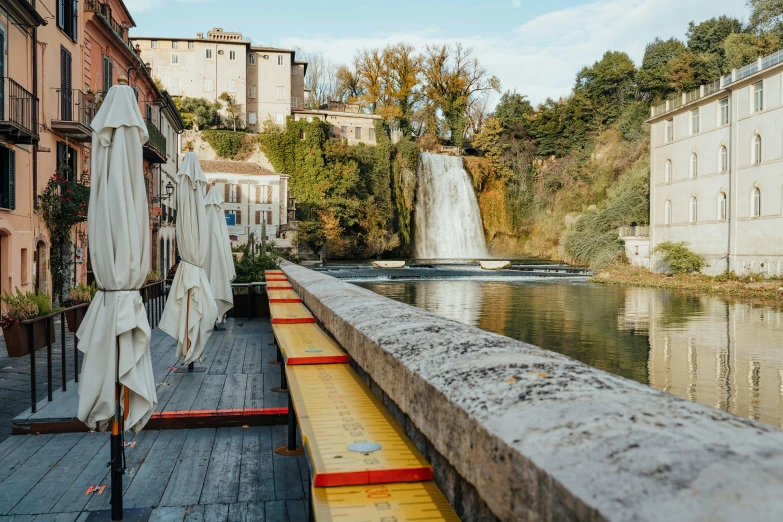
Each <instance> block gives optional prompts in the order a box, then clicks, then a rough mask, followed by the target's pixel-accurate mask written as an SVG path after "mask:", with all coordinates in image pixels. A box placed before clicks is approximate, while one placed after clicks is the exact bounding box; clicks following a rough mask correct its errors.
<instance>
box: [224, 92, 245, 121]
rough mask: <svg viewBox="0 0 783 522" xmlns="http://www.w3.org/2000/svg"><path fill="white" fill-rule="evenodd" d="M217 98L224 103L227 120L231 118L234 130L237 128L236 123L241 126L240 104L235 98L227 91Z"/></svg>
mask: <svg viewBox="0 0 783 522" xmlns="http://www.w3.org/2000/svg"><path fill="white" fill-rule="evenodd" d="M218 99H219V100H220V101H222V102H223V103H225V104H226V105H225V107H224V108H225V110H226V115H228V118H229V120H231V124H232V126H233V128H234V130H237V123H239V125H240V126H242V120H241V118H240V116H241V114H242V104H241V103H237V100H236V98H234V97H233V96H232V95H230V94H229V93H227V92H224V93H223V94H221V95H220V96H219V97H218Z"/></svg>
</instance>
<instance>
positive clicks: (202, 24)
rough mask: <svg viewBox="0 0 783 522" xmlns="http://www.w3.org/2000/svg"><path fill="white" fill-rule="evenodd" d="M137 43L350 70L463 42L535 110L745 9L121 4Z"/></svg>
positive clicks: (648, 4) (164, 0) (722, 1)
mask: <svg viewBox="0 0 783 522" xmlns="http://www.w3.org/2000/svg"><path fill="white" fill-rule="evenodd" d="M125 3H126V5H127V6H128V9H129V10H130V12H131V14H132V15H133V17H134V19H135V21H136V25H137V27H136V28H134V29H133V30H132V31H131V36H168V37H182V38H193V37H195V35H196V33H197V32H204V33H206V32H207V31H208V30H210V29H212V28H213V27H222V28H223V29H224V30H225V31H239V32H241V33H242V34H244V35H245V36H246V37H248V38H250V39H251V40H252V41H253V42H254V43H255V44H259V45H271V46H275V47H285V48H297V49H302V50H304V51H307V52H321V53H323V54H324V56H326V57H327V58H330V59H331V60H333V61H335V62H338V63H350V62H351V61H352V58H353V56H354V55H355V53H356V51H357V50H359V49H363V48H375V47H383V46H384V45H386V44H390V43H396V42H400V41H404V42H408V43H411V44H414V45H416V46H417V47H424V46H425V45H428V44H443V43H454V42H458V41H459V42H462V43H463V45H465V46H469V47H472V48H473V51H474V54H475V55H476V56H477V57H478V59H479V60H480V61H481V63H482V64H483V65H484V66H485V68H486V69H487V71H488V72H489V73H490V74H494V75H496V76H497V77H498V78H499V79H500V81H501V85H502V89H503V91H506V90H511V91H516V92H519V93H521V94H525V95H527V96H528V97H529V98H530V100H531V101H532V102H533V103H536V104H537V103H541V102H543V101H544V100H546V98H548V97H551V98H559V97H561V96H565V95H567V94H568V93H569V92H570V90H571V88H572V86H573V83H574V78H575V77H576V74H577V72H579V70H580V69H581V68H582V67H583V66H585V65H589V64H592V63H594V62H595V61H597V60H599V59H600V58H601V56H602V55H603V54H604V53H605V52H606V51H608V50H615V51H625V52H626V53H628V54H629V55H630V57H631V58H632V59H633V60H634V62H636V64H637V65H639V64H640V63H641V60H642V57H643V55H644V48H645V46H646V45H647V44H648V43H649V42H650V41H652V40H653V39H654V38H655V37H660V38H663V39H668V38H670V37H676V38H680V39H685V32H686V31H687V28H688V23H689V22H690V21H696V22H697V23H698V22H700V21H703V20H707V19H709V18H712V17H715V16H720V15H723V14H726V15H731V16H736V17H738V18H740V19H742V20H743V21H744V20H746V19H747V17H748V9H747V7H746V5H745V1H744V0H596V1H578V0H547V1H542V0H472V1H468V0H450V1H442V0H417V1H411V0H396V1H389V0H384V1H381V0H353V1H352V2H346V1H344V0H287V1H284V2H281V1H274V2H270V1H267V0H125Z"/></svg>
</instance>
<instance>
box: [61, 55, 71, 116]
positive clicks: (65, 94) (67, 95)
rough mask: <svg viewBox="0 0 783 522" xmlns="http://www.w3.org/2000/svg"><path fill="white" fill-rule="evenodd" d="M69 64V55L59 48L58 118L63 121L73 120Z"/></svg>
mask: <svg viewBox="0 0 783 522" xmlns="http://www.w3.org/2000/svg"><path fill="white" fill-rule="evenodd" d="M71 64H72V60H71V53H70V52H68V50H67V49H66V48H65V47H60V103H61V104H62V107H61V110H60V117H61V118H62V120H63V121H72V120H73V114H72V112H73V111H72V108H73V104H72V103H71V101H72V100H71V96H72V92H73V91H72V90H71V89H72V87H71V86H72V82H71Z"/></svg>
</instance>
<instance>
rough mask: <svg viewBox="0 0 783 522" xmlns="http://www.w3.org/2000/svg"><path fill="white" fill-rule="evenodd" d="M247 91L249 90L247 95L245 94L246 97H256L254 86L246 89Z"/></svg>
mask: <svg viewBox="0 0 783 522" xmlns="http://www.w3.org/2000/svg"><path fill="white" fill-rule="evenodd" d="M248 91H249V92H248V95H247V97H248V98H252V99H255V97H256V88H255V87H250V88H249V89H248Z"/></svg>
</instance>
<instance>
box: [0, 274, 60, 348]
mask: <svg viewBox="0 0 783 522" xmlns="http://www.w3.org/2000/svg"><path fill="white" fill-rule="evenodd" d="M3 302H4V303H5V312H4V313H3V314H2V316H0V326H2V328H3V337H4V338H5V345H6V348H7V349H8V356H9V357H22V356H25V355H28V354H29V353H30V335H32V333H33V332H34V333H35V345H34V347H33V349H34V350H38V349H40V348H43V347H44V346H46V325H47V323H48V324H49V340H50V341H51V342H54V321H35V322H31V323H27V322H26V321H30V320H32V319H36V318H37V317H43V316H46V315H49V314H51V313H52V312H55V311H56V310H52V300H51V298H50V297H49V296H48V295H45V294H35V293H33V292H21V291H19V289H18V288H17V289H16V294H15V295H14V294H9V293H8V292H5V293H4V294H3Z"/></svg>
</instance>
